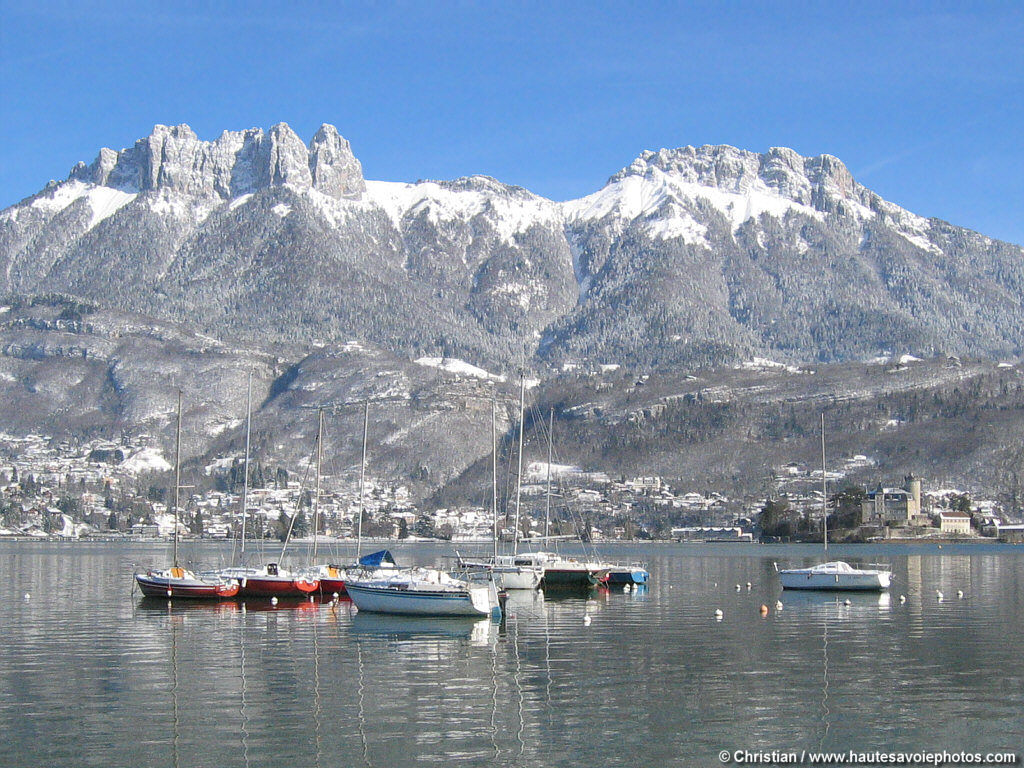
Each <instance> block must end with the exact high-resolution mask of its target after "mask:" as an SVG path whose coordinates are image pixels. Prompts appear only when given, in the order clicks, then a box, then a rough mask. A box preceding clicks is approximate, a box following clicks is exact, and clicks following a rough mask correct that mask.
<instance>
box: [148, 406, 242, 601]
mask: <svg viewBox="0 0 1024 768" xmlns="http://www.w3.org/2000/svg"><path fill="white" fill-rule="evenodd" d="M180 491H181V390H178V423H177V429H176V433H175V441H174V555H173V557H172V559H171V567H170V568H165V569H162V570H152V569H150V570H148V571H146V572H145V573H136V574H135V583H136V584H138V585H139V589H140V590H142V594H143V595H145V596H146V597H166V598H175V597H187V598H200V599H207V600H221V599H227V598H229V597H234V596H235V595H237V594H238V589H239V585H238V581H236V580H235V579H231V578H223V577H221V576H219V575H216V574H214V575H207V574H203V575H202V576H197V575H196V574H195V573H193V572H192V571H190V570H188V569H186V568H182V567H181V565H180V564H179V562H178V500H179V498H178V494H179V492H180Z"/></svg>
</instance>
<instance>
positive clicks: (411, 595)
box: [347, 583, 491, 616]
mask: <svg viewBox="0 0 1024 768" xmlns="http://www.w3.org/2000/svg"><path fill="white" fill-rule="evenodd" d="M347 587H348V594H349V597H350V598H352V602H353V603H355V605H356V607H357V608H358V609H359V610H360V611H369V612H371V613H392V614H398V615H402V616H489V615H490V613H491V606H490V601H489V595H488V589H487V588H486V587H470V588H469V589H467V590H460V591H458V592H454V591H448V590H436V591H431V590H419V589H417V590H410V589H396V588H393V587H379V586H367V585H360V584H353V583H349V584H348V585H347Z"/></svg>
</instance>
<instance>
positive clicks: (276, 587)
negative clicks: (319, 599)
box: [238, 576, 320, 599]
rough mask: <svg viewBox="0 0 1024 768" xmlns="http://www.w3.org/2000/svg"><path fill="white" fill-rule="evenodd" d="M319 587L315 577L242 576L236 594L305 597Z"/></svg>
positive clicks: (243, 595)
mask: <svg viewBox="0 0 1024 768" xmlns="http://www.w3.org/2000/svg"><path fill="white" fill-rule="evenodd" d="M319 588H320V582H319V581H318V580H317V579H304V578H300V577H291V576H243V577H242V579H241V581H240V589H239V590H238V596H239V597H241V598H243V599H244V598H246V597H306V596H308V595H310V594H312V593H313V592H316V591H317V590H318V589H319Z"/></svg>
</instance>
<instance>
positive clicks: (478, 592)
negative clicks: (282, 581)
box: [345, 403, 501, 617]
mask: <svg viewBox="0 0 1024 768" xmlns="http://www.w3.org/2000/svg"><path fill="white" fill-rule="evenodd" d="M368 413H369V403H367V405H366V411H365V412H364V416H363V465H362V468H361V469H360V475H359V521H358V524H357V529H356V531H357V534H356V561H357V563H358V564H359V569H358V571H356V570H353V572H352V573H351V574H350V577H349V580H348V581H347V582H346V583H345V587H346V590H347V592H348V596H349V597H350V598H352V602H353V603H355V606H356V608H358V609H359V610H360V611H369V612H371V613H393V614H399V615H403V616H495V615H496V616H499V617H500V616H501V608H500V607H499V602H498V600H499V597H498V589H497V587H496V586H495V583H494V579H493V578H490V577H488V578H487V581H486V582H485V583H481V582H479V581H476V580H473V579H472V578H470V577H466V578H462V577H459V576H454V575H452V574H449V573H447V572H445V571H443V570H440V569H438V568H396V567H394V566H395V561H394V559H393V558H392V557H391V553H390V552H388V551H387V550H383V551H380V552H374V553H373V554H370V555H367V556H366V557H360V552H361V550H360V546H361V544H362V523H363V499H364V493H363V488H364V481H365V470H366V423H367V414H368Z"/></svg>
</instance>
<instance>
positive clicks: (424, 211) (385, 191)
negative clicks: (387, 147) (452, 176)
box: [366, 178, 561, 245]
mask: <svg viewBox="0 0 1024 768" xmlns="http://www.w3.org/2000/svg"><path fill="white" fill-rule="evenodd" d="M474 182H477V179H476V178H473V179H459V180H456V181H455V182H451V183H445V184H440V183H438V182H434V181H421V182H418V183H416V184H404V183H401V182H392V181H367V182H366V199H367V200H368V201H369V202H371V203H372V204H374V205H376V206H377V207H379V208H381V209H383V210H384V212H385V213H386V214H387V215H388V218H390V219H391V221H392V222H393V223H394V225H395V227H396V228H398V229H401V228H402V222H403V220H405V219H406V218H407V217H409V216H420V215H425V216H426V218H427V220H428V221H429V222H430V223H431V224H434V225H435V226H436V225H439V224H441V223H443V222H449V221H461V222H469V221H471V220H472V219H474V218H475V217H477V216H479V215H481V214H482V215H484V216H485V217H486V218H487V220H488V221H489V222H490V223H491V225H492V226H493V227H494V228H495V230H496V231H497V234H498V236H499V238H501V240H502V241H503V242H506V243H509V244H510V245H514V244H515V236H516V234H518V233H521V232H525V231H527V230H528V229H530V228H531V227H532V226H534V225H537V224H540V225H546V226H559V225H560V224H561V220H560V217H559V210H558V205H557V204H556V203H553V202H552V201H550V200H548V199H546V198H543V197H538V196H537V195H533V194H530V193H523V192H522V191H519V190H517V191H518V192H519V194H512V193H506V192H505V190H504V189H502V188H501V185H498V184H497V183H496V182H493V180H489V179H487V180H482V181H480V183H479V186H478V187H477V186H474Z"/></svg>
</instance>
